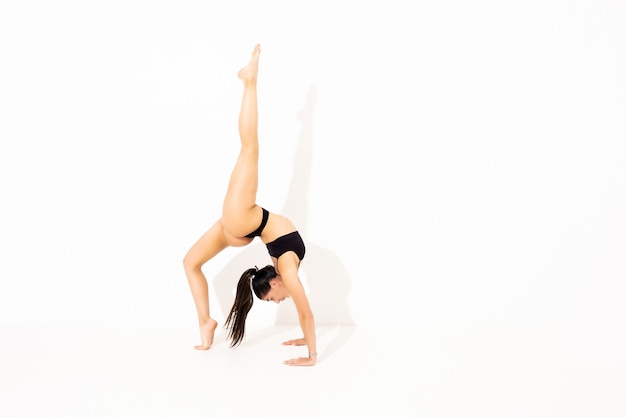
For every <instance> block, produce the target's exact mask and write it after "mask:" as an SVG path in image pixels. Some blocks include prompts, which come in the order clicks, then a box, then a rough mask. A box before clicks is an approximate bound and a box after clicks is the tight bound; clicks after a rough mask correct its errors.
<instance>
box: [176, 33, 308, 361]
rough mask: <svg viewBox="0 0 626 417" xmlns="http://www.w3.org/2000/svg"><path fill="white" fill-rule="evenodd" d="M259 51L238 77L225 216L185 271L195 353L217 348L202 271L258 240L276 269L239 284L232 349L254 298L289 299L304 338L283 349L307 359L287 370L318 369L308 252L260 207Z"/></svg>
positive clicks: (292, 231)
mask: <svg viewBox="0 0 626 417" xmlns="http://www.w3.org/2000/svg"><path fill="white" fill-rule="evenodd" d="M260 52H261V50H260V47H259V46H258V45H257V46H256V47H255V48H254V51H253V53H252V57H251V58H250V62H249V63H248V64H247V65H246V66H245V67H244V68H242V69H241V70H240V71H239V73H238V74H237V75H238V77H239V78H240V79H241V80H242V81H243V85H244V91H243V98H242V102H241V109H240V113H239V137H240V140H241V149H240V151H239V155H238V157H237V161H236V163H235V167H234V168H233V171H232V173H231V177H230V181H229V184H228V189H227V191H226V196H225V197H224V202H223V206H222V216H221V218H220V219H218V220H217V221H216V222H215V223H214V224H213V226H212V227H211V228H209V230H208V231H206V232H205V233H204V234H203V235H202V236H201V237H200V239H199V240H198V241H197V242H196V243H195V244H194V245H193V246H192V247H191V249H190V250H189V251H188V252H187V254H186V255H185V259H184V261H183V265H184V268H185V274H186V276H187V280H188V282H189V286H190V289H191V293H192V296H193V300H194V303H195V306H196V310H197V313H198V321H199V326H200V336H201V340H202V344H200V345H198V346H196V349H201V350H205V349H209V348H210V347H211V345H212V344H213V338H214V335H215V330H216V328H217V322H216V321H215V320H214V319H213V318H212V317H211V314H210V308H209V296H208V284H207V280H206V277H205V276H204V274H203V272H202V270H201V267H202V265H204V264H205V263H206V262H208V261H209V260H210V259H212V258H213V257H214V256H216V255H217V254H218V253H219V252H221V251H222V250H224V249H225V248H227V247H229V246H234V247H237V246H245V245H247V244H249V243H250V242H252V240H253V239H254V238H255V237H257V236H258V237H259V238H260V239H261V241H262V242H263V243H265V244H266V245H267V249H268V253H269V255H270V258H271V260H272V265H268V266H266V267H264V268H261V269H257V268H249V269H247V270H246V271H244V273H243V275H242V276H241V277H240V279H239V282H238V284H237V293H236V296H235V302H234V304H233V307H232V309H231V311H230V314H229V316H228V318H227V320H226V323H225V325H226V326H227V327H228V328H229V339H230V340H231V345H232V346H236V345H238V344H239V343H241V341H242V339H243V336H244V331H245V319H246V316H247V314H248V311H249V310H250V308H251V306H252V301H253V298H252V292H253V291H254V293H255V295H256V296H257V297H258V298H259V299H261V300H264V301H274V302H277V303H279V302H281V301H283V300H285V299H286V298H288V297H290V298H291V299H292V300H293V302H294V304H295V306H296V309H297V311H298V319H299V323H300V326H301V328H302V332H303V338H301V339H296V340H290V341H287V342H285V343H284V344H288V345H306V346H307V347H308V350H309V355H307V357H300V358H295V359H290V360H287V361H285V364H287V365H314V364H315V361H316V358H315V357H316V355H317V348H316V337H315V322H314V317H313V313H312V311H311V307H310V305H309V301H308V299H307V296H306V293H305V291H304V287H303V286H302V283H301V282H300V279H299V277H298V268H299V266H300V262H301V261H302V259H303V258H304V255H305V252H306V250H305V246H304V242H303V241H302V238H301V236H300V234H299V233H298V231H297V229H296V227H295V225H294V224H293V223H292V222H291V220H289V219H288V218H286V217H285V216H282V215H280V214H277V213H272V212H269V211H267V210H265V209H264V208H262V207H261V206H259V205H258V204H257V202H256V194H257V188H258V160H259V140H258V132H257V129H258V107H257V88H256V83H257V74H258V61H259V55H260Z"/></svg>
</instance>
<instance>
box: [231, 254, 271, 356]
mask: <svg viewBox="0 0 626 417" xmlns="http://www.w3.org/2000/svg"><path fill="white" fill-rule="evenodd" d="M273 278H276V270H275V269H274V267H273V266H272V265H267V266H264V267H263V268H261V269H257V268H256V267H254V268H250V269H246V270H245V271H244V273H243V275H241V278H239V282H238V283H237V293H236V294H235V302H234V303H233V307H232V308H231V309H230V313H229V314H228V318H226V323H225V324H224V327H227V328H228V339H230V346H231V347H235V346H237V345H238V344H240V343H241V341H242V340H243V336H244V333H245V331H246V317H247V316H248V312H249V311H250V309H251V308H252V301H253V297H252V291H254V294H255V295H256V296H257V297H258V298H259V299H263V297H265V296H266V295H267V293H268V292H270V289H271V286H270V280H272V279H273Z"/></svg>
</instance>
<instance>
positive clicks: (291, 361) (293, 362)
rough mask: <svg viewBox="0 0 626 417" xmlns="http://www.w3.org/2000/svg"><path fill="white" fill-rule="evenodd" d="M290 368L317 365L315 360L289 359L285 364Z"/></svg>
mask: <svg viewBox="0 0 626 417" xmlns="http://www.w3.org/2000/svg"><path fill="white" fill-rule="evenodd" d="M283 363H284V364H285V365H288V366H313V365H315V358H296V359H289V360H286V361H284V362H283Z"/></svg>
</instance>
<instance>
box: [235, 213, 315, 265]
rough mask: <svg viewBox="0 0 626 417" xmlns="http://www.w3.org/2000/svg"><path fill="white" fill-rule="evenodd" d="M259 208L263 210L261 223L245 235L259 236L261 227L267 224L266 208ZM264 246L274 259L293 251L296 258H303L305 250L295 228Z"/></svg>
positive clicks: (250, 236) (267, 214)
mask: <svg viewBox="0 0 626 417" xmlns="http://www.w3.org/2000/svg"><path fill="white" fill-rule="evenodd" d="M261 209H262V210H263V219H262V220H261V225H260V226H259V227H258V228H257V229H256V230H255V231H254V232H252V233H250V234H248V235H246V237H249V238H255V237H256V236H261V232H263V229H264V228H265V225H266V224H267V219H268V218H269V215H270V213H269V212H268V211H267V210H265V209H264V208H262V207H261ZM265 246H266V247H267V251H268V252H269V254H270V256H272V257H274V258H276V259H278V258H280V257H281V255H283V254H284V253H285V252H289V251H293V252H295V254H296V255H298V258H299V259H300V260H302V259H304V253H305V252H306V248H305V246H304V241H303V240H302V237H301V236H300V233H298V231H297V230H296V231H294V232H291V233H287V234H286V235H283V236H281V237H279V238H278V239H276V240H273V241H271V242H270V243H268V244H267V245H265Z"/></svg>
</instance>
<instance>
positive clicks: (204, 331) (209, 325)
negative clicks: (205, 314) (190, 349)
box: [194, 319, 217, 350]
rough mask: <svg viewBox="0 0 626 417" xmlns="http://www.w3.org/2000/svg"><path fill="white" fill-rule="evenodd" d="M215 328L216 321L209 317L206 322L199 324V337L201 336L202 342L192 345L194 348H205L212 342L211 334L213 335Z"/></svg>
mask: <svg viewBox="0 0 626 417" xmlns="http://www.w3.org/2000/svg"><path fill="white" fill-rule="evenodd" d="M216 328H217V322H216V321H215V320H213V319H209V321H207V322H206V323H203V324H201V325H200V337H201V338H202V344H201V345H198V346H194V348H195V349H196V350H207V349H209V348H210V347H211V345H212V344H213V336H215V329H216Z"/></svg>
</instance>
